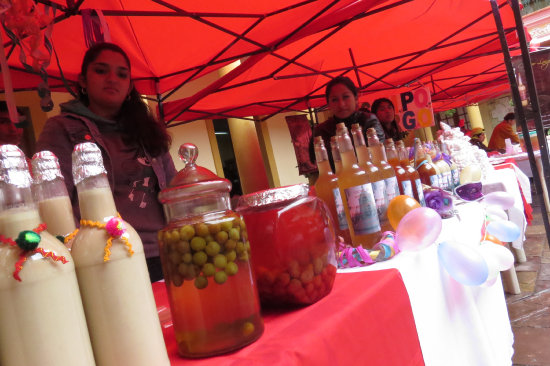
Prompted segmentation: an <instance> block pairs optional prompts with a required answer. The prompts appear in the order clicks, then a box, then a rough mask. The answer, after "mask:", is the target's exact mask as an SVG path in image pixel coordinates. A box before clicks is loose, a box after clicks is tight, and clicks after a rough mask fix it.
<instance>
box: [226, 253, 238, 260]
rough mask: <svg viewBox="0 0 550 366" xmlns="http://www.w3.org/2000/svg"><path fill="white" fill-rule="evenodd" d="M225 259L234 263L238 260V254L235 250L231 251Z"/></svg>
mask: <svg viewBox="0 0 550 366" xmlns="http://www.w3.org/2000/svg"><path fill="white" fill-rule="evenodd" d="M225 257H226V258H227V261H228V262H234V261H235V259H237V252H235V251H234V250H230V251H228V252H226V253H225Z"/></svg>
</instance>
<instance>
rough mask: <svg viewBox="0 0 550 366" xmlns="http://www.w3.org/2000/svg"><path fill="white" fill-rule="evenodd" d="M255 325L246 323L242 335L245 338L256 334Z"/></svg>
mask: <svg viewBox="0 0 550 366" xmlns="http://www.w3.org/2000/svg"><path fill="white" fill-rule="evenodd" d="M254 329H255V327H254V324H253V323H252V322H246V323H244V324H243V327H242V333H243V335H244V336H249V335H251V334H252V333H253V332H254Z"/></svg>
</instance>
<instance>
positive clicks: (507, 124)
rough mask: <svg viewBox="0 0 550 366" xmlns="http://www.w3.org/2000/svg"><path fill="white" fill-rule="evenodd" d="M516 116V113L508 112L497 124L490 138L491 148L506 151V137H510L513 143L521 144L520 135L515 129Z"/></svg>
mask: <svg viewBox="0 0 550 366" xmlns="http://www.w3.org/2000/svg"><path fill="white" fill-rule="evenodd" d="M515 123H516V117H515V115H514V113H508V114H507V115H505V116H504V120H503V121H502V122H500V123H499V124H498V125H496V127H495V129H494V130H493V133H492V134H491V139H490V140H489V149H491V150H498V151H499V152H501V153H504V152H506V143H505V140H506V139H510V141H511V142H512V144H519V137H518V134H517V133H516V131H515V130H514V127H513V126H514V125H515Z"/></svg>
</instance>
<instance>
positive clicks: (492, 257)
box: [479, 241, 514, 272]
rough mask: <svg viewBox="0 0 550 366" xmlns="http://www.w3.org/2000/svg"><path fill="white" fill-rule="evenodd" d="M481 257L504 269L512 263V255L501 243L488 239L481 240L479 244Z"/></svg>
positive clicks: (508, 267) (499, 269)
mask: <svg viewBox="0 0 550 366" xmlns="http://www.w3.org/2000/svg"><path fill="white" fill-rule="evenodd" d="M479 250H480V251H481V253H482V255H483V258H485V260H487V261H491V262H494V263H495V265H496V269H497V270H498V271H499V272H500V271H506V270H508V269H510V268H512V266H513V265H514V255H513V254H512V252H511V251H510V250H509V249H508V248H506V247H505V246H503V245H499V244H495V243H493V242H490V241H483V242H481V245H480V246H479Z"/></svg>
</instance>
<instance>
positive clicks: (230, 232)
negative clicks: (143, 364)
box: [158, 144, 263, 357]
mask: <svg viewBox="0 0 550 366" xmlns="http://www.w3.org/2000/svg"><path fill="white" fill-rule="evenodd" d="M179 153H180V157H181V158H182V160H183V161H184V162H185V163H186V166H185V168H184V169H183V170H181V171H180V172H179V173H178V174H177V175H176V177H175V178H174V179H173V180H172V182H171V183H170V186H169V187H167V188H166V189H164V190H163V191H162V192H161V193H160V195H159V199H160V201H161V202H162V204H163V205H164V211H165V214H166V217H167V219H168V225H167V226H166V227H165V228H164V229H163V230H161V231H160V232H159V235H158V239H159V245H160V258H161V262H162V268H163V272H164V278H165V281H166V288H167V291H168V298H169V301H170V309H171V313H172V320H173V324H174V331H175V334H176V341H177V344H178V350H179V353H180V355H182V356H184V357H206V356H212V355H216V354H220V353H225V352H228V351H232V350H235V349H238V348H240V347H243V346H245V345H247V344H249V343H252V342H253V341H255V340H256V339H258V338H259V337H260V335H261V334H262V332H263V321H262V318H261V316H260V305H259V299H258V291H257V288H256V284H255V282H254V277H253V275H252V269H251V266H250V244H249V243H248V237H247V231H246V226H245V222H244V221H243V220H242V218H241V216H239V215H238V214H236V213H235V212H233V211H231V210H230V200H229V191H230V190H231V183H230V182H229V181H228V180H226V179H221V178H219V177H217V176H216V175H215V174H214V173H212V172H210V171H209V170H208V169H205V168H203V167H200V166H197V165H195V160H196V158H197V155H198V151H197V148H196V146H195V145H193V144H184V145H182V146H181V147H180V151H179Z"/></svg>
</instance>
